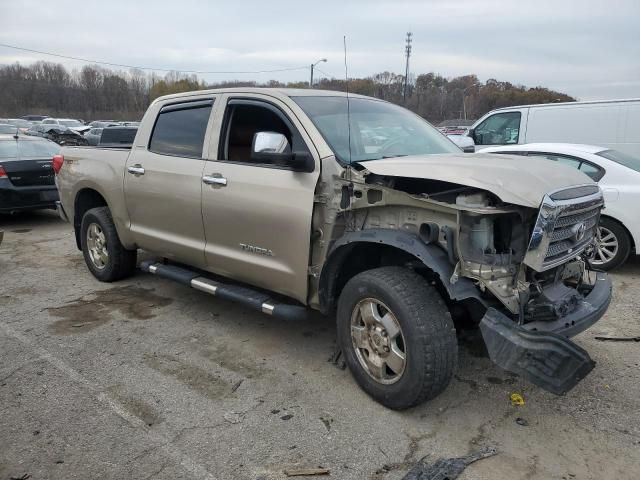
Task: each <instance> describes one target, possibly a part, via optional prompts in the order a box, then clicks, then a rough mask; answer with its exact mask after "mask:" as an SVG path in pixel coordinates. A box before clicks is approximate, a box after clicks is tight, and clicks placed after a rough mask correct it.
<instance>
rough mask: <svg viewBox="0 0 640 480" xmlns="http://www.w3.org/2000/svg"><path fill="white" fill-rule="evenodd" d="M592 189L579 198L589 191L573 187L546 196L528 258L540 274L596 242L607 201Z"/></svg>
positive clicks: (532, 237)
mask: <svg viewBox="0 0 640 480" xmlns="http://www.w3.org/2000/svg"><path fill="white" fill-rule="evenodd" d="M585 187H586V186H585ZM591 188H592V190H591V192H592V193H590V194H589V195H586V196H579V197H577V198H576V197H575V194H576V193H584V192H585V191H587V190H584V189H582V190H581V189H580V188H572V189H568V190H561V191H560V192H554V193H553V194H551V195H546V196H545V198H544V199H543V201H542V205H541V207H540V212H539V214H538V218H537V220H536V224H535V227H534V229H533V233H532V235H531V240H530V241H529V248H528V251H527V254H526V256H525V263H526V264H527V265H529V266H530V267H532V268H533V269H535V270H538V271H544V270H547V269H549V268H553V267H556V266H558V265H561V264H562V263H565V262H567V261H569V260H570V259H572V258H575V257H576V256H577V255H579V254H580V253H582V251H583V250H584V249H585V248H587V246H588V245H590V244H591V243H592V242H593V240H594V238H595V236H596V233H597V228H598V221H599V219H600V211H601V210H602V207H603V206H604V202H603V198H602V192H601V191H600V190H599V189H597V190H596V191H595V192H594V191H593V186H592V187H591ZM596 188H597V187H596Z"/></svg>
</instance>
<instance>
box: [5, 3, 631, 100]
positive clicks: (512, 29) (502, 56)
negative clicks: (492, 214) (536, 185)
mask: <svg viewBox="0 0 640 480" xmlns="http://www.w3.org/2000/svg"><path fill="white" fill-rule="evenodd" d="M0 6H1V8H0V11H1V12H2V13H1V14H0V43H2V44H9V45H14V46H19V47H24V48H29V49H34V50H41V51H47V52H53V53H59V54H63V55H69V56H74V57H80V58H86V59H92V60H99V61H105V62H112V63H118V64H126V65H136V66H141V67H153V68H162V69H175V70H183V71H184V70H197V71H216V72H218V71H234V72H235V71H243V72H244V71H256V70H273V69H281V68H282V69H284V68H295V67H302V66H305V65H306V66H307V67H306V69H299V70H291V71H286V72H273V73H260V74H255V73H232V74H229V73H224V74H206V75H201V77H203V78H205V79H206V80H210V81H213V80H223V79H226V80H229V79H252V80H258V81H266V80H269V79H276V80H283V81H289V80H306V79H308V76H309V71H308V65H309V64H310V63H312V62H315V61H316V60H318V59H320V58H323V57H326V58H327V59H328V62H327V63H323V64H320V65H319V66H318V67H319V69H320V70H321V71H319V72H317V73H316V74H317V75H319V76H336V77H343V76H344V63H343V53H342V37H343V35H346V36H347V46H348V55H349V74H350V76H367V75H371V74H373V73H376V72H380V71H384V70H389V71H394V72H397V73H403V71H404V57H403V55H404V37H405V33H406V32H407V31H411V32H413V35H414V41H413V52H412V57H411V71H412V72H414V73H421V72H428V71H435V72H438V73H440V74H442V75H444V76H448V77H451V76H457V75H463V74H468V73H476V74H477V75H478V76H479V77H480V79H481V80H486V79H488V78H497V79H499V80H506V81H510V82H512V83H517V84H524V85H527V86H537V85H541V86H546V87H549V88H553V89H557V90H560V91H563V92H566V93H568V94H570V95H573V96H576V97H578V98H580V99H583V100H590V99H599V98H627V97H640V28H639V27H638V25H639V24H640V0H601V1H595V0H581V1H575V0H535V1H533V0H422V1H392V0H362V1H361V0H338V1H334V0H315V1H313V2H307V1H304V0H297V1H293V0H269V1H267V0H262V1H247V0H227V1H213V0H212V1H204V0H200V1H199V0H170V1H169V0H155V1H142V0H138V1H134V0H109V1H104V0H101V1H99V2H98V1H94V0H73V1H68V0H55V1H40V0H19V1H15V0H0ZM39 59H47V60H54V61H60V62H61V63H64V64H65V65H66V66H68V67H71V68H77V67H80V66H82V65H83V64H84V63H83V62H79V61H72V60H62V59H54V58H53V57H46V56H44V55H41V54H35V53H28V52H24V51H19V50H12V49H10V48H6V47H2V46H0V64H7V63H12V62H16V61H19V62H21V63H30V62H33V61H35V60H39Z"/></svg>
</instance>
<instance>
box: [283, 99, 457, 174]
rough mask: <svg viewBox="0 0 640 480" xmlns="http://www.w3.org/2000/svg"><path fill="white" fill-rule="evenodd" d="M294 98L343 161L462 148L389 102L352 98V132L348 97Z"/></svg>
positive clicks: (445, 151)
mask: <svg viewBox="0 0 640 480" xmlns="http://www.w3.org/2000/svg"><path fill="white" fill-rule="evenodd" d="M292 99H293V100H294V101H295V102H296V103H297V104H298V105H300V108H302V110H304V112H305V113H306V114H307V115H308V116H309V117H310V118H311V121H312V122H313V123H314V125H315V126H316V127H317V128H318V130H319V131H320V133H321V134H322V136H323V137H324V139H325V140H326V141H327V143H328V144H329V146H330V147H331V149H332V150H333V152H334V153H335V154H336V157H337V158H338V160H340V161H341V162H343V163H349V160H351V161H352V162H364V161H367V160H379V159H381V158H391V157H402V156H406V155H423V154H436V153H460V151H461V150H460V149H459V148H458V147H457V146H456V145H455V144H454V143H453V142H451V141H450V140H449V139H448V138H447V137H445V136H444V135H442V134H441V133H440V132H439V131H438V130H436V129H435V128H434V127H432V126H431V125H430V124H429V123H427V122H426V121H425V120H423V119H422V118H420V117H419V116H417V115H415V114H413V113H412V112H410V111H409V110H406V109H404V108H401V107H398V106H396V105H393V104H390V103H386V102H381V101H378V100H373V99H366V98H349V105H348V107H349V116H350V117H351V121H350V125H351V132H349V128H348V124H347V97H306V96H305V97H292ZM349 138H350V140H351V142H349ZM349 143H351V151H349Z"/></svg>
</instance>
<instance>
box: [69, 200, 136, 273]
mask: <svg viewBox="0 0 640 480" xmlns="http://www.w3.org/2000/svg"><path fill="white" fill-rule="evenodd" d="M80 242H81V245H82V254H83V255H84V261H85V263H86V264H87V267H88V268H89V270H90V271H91V273H92V274H93V276H94V277H96V278H97V279H98V280H100V281H101V282H114V281H116V280H120V279H122V278H126V277H128V276H131V275H132V274H133V271H134V269H135V267H136V256H137V255H136V254H137V252H136V250H127V249H126V248H124V247H123V246H122V243H120V238H119V237H118V232H117V231H116V226H115V225H114V223H113V219H112V218H111V212H110V211H109V208H108V207H99V208H92V209H91V210H88V211H87V212H86V213H85V214H84V216H83V217H82V224H81V226H80Z"/></svg>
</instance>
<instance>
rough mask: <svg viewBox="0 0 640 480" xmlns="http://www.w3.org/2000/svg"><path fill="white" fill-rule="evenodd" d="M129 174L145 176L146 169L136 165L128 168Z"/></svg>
mask: <svg viewBox="0 0 640 480" xmlns="http://www.w3.org/2000/svg"><path fill="white" fill-rule="evenodd" d="M127 172H129V173H132V174H133V175H144V168H142V165H140V164H139V163H136V164H135V165H131V166H130V167H127Z"/></svg>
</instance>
